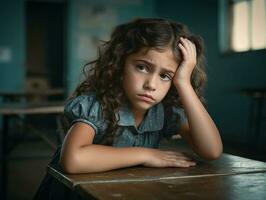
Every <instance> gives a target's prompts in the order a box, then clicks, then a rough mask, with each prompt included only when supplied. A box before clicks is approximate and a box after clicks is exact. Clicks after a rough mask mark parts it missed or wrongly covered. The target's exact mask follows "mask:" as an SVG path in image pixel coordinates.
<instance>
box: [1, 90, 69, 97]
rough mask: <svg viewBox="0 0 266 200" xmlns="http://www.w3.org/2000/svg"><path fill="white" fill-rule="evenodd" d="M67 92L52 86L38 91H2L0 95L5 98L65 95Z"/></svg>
mask: <svg viewBox="0 0 266 200" xmlns="http://www.w3.org/2000/svg"><path fill="white" fill-rule="evenodd" d="M64 92H65V90H64V89H62V88H52V89H45V90H38V91H6V92H5V91H0V96H1V97H5V98H18V97H20V98H23V97H30V96H53V95H63V94H64Z"/></svg>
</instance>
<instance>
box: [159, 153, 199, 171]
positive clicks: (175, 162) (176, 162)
mask: <svg viewBox="0 0 266 200" xmlns="http://www.w3.org/2000/svg"><path fill="white" fill-rule="evenodd" d="M163 159H164V161H165V164H166V165H167V167H191V166H195V165H196V162H194V161H193V160H192V159H191V158H189V157H187V156H185V155H184V154H183V153H180V152H172V151H166V152H165V157H164V158H163Z"/></svg>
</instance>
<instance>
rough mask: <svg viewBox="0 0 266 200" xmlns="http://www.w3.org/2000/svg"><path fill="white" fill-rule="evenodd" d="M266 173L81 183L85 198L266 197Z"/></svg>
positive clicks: (81, 190)
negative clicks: (110, 182)
mask: <svg viewBox="0 0 266 200" xmlns="http://www.w3.org/2000/svg"><path fill="white" fill-rule="evenodd" d="M265 185H266V173H248V174H237V175H230V176H212V177H182V178H176V179H172V180H156V181H149V182H147V181H146V182H127V183H119V182H117V183H112V184H99V183H93V184H92V183H90V184H80V185H78V186H77V188H76V189H77V192H78V193H79V194H81V196H83V197H84V199H101V200H113V199H127V200H135V199H138V200H146V199H163V200H172V199H173V200H176V199H197V200H199V199H204V200H206V199H212V200H213V199H216V200H219V199H221V200H227V199H238V200H243V199H246V200H250V199H261V200H263V199H265V197H266V190H265Z"/></svg>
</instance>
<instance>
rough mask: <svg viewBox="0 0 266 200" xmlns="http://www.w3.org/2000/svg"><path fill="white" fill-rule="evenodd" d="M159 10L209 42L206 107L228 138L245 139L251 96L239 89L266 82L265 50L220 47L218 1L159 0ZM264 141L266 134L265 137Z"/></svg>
mask: <svg viewBox="0 0 266 200" xmlns="http://www.w3.org/2000/svg"><path fill="white" fill-rule="evenodd" d="M155 5H156V13H157V14H158V15H159V16H160V17H167V18H171V19H174V20H176V21H180V22H183V23H185V24H187V25H188V26H189V27H190V29H191V30H192V32H195V33H197V34H200V35H201V36H202V37H203V39H204V41H205V45H206V60H207V66H206V68H207V75H208V84H207V87H206V99H207V108H208V111H209V113H210V114H211V115H212V117H213V119H214V121H215V122H216V124H217V126H218V127H219V129H220V132H221V134H222V137H223V138H224V139H226V140H231V141H235V142H244V141H245V140H246V136H247V135H246V131H247V122H248V121H247V120H248V112H249V98H248V97H246V96H243V95H241V94H240V93H239V92H238V90H239V89H241V88H245V87H265V86H266V78H265V74H266V65H265V63H266V50H265V49H264V50H257V51H252V52H244V53H227V54H224V53H221V52H220V51H219V49H220V48H219V46H218V45H219V38H218V36H219V32H218V27H219V25H218V1H213V0H205V1H199V0H186V1H182V2H181V1H170V0H166V1H160V0H157V1H156V4H155ZM264 141H265V137H264Z"/></svg>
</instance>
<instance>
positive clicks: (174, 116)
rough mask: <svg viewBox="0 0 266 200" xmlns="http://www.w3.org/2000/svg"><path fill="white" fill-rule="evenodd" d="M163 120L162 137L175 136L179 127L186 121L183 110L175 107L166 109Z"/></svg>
mask: <svg viewBox="0 0 266 200" xmlns="http://www.w3.org/2000/svg"><path fill="white" fill-rule="evenodd" d="M164 119H165V120H164V128H163V135H164V136H171V135H174V134H176V133H177V131H178V129H179V128H180V126H181V125H182V124H185V123H187V121H188V120H187V117H186V114H185V110H184V109H183V108H181V107H177V106H171V107H168V108H166V109H165V116H164Z"/></svg>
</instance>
